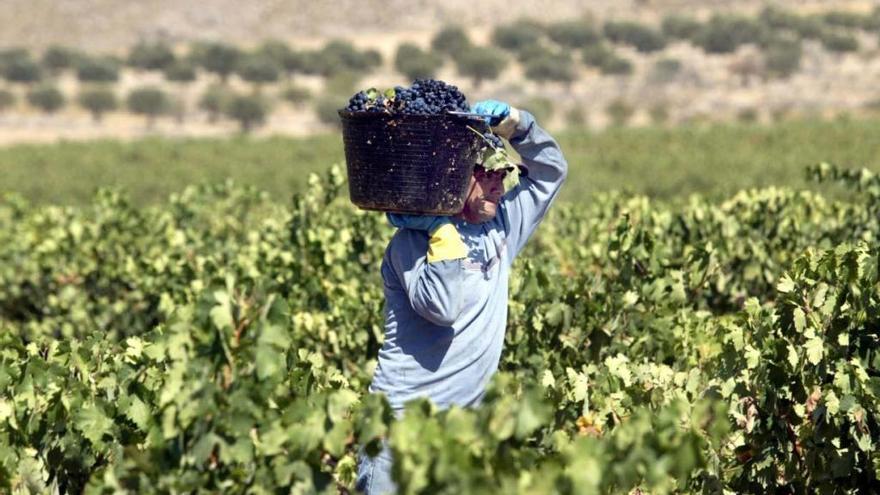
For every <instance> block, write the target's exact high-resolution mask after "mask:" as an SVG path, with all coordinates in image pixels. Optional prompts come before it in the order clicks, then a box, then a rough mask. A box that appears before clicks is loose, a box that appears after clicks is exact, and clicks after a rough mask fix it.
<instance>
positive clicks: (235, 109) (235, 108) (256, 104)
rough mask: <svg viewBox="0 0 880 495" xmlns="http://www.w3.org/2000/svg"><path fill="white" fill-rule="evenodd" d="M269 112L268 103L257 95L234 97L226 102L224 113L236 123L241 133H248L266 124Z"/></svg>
mask: <svg viewBox="0 0 880 495" xmlns="http://www.w3.org/2000/svg"><path fill="white" fill-rule="evenodd" d="M269 110H270V107H269V103H268V101H266V100H265V99H264V98H261V97H260V96H258V95H235V96H233V97H232V98H230V99H229V101H228V102H227V104H226V106H225V108H224V113H225V114H226V116H227V117H229V118H230V119H232V120H235V121H237V122H238V124H239V126H240V128H241V132H243V133H249V132H250V131H251V130H252V129H253V128H254V127H255V126H259V125H262V124H263V123H265V122H266V116H267V115H268V113H269Z"/></svg>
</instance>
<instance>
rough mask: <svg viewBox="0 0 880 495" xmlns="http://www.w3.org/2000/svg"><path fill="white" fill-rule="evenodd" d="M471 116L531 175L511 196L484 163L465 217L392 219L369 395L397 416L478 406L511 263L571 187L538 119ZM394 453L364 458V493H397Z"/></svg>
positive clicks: (499, 336)
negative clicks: (415, 407)
mask: <svg viewBox="0 0 880 495" xmlns="http://www.w3.org/2000/svg"><path fill="white" fill-rule="evenodd" d="M472 111H473V112H475V113H480V114H485V115H488V116H490V123H492V124H496V123H497V125H494V127H493V128H492V129H493V131H494V132H495V133H496V134H497V135H499V136H501V137H503V138H505V139H507V140H508V141H509V142H510V144H511V145H512V146H513V148H514V149H515V150H516V151H517V152H518V153H519V154H520V156H521V157H522V159H523V163H524V165H525V171H527V175H526V176H524V177H522V178H521V180H520V182H519V184H518V185H516V187H513V188H512V189H511V190H510V191H509V192H507V193H506V194H505V192H504V185H503V181H504V176H505V174H506V173H507V171H506V170H505V169H501V170H486V169H485V168H483V167H482V166H481V164H477V167H476V168H475V170H474V175H473V178H472V179H471V186H470V190H469V193H468V195H467V198H466V199H465V205H464V209H463V210H462V212H461V213H460V214H458V215H456V216H454V217H437V216H419V215H389V220H390V221H391V223H392V224H394V225H395V226H396V227H399V229H400V230H398V231H397V233H396V234H395V235H394V237H393V238H392V239H391V242H390V243H389V245H388V249H387V250H386V252H385V258H384V260H383V261H382V279H383V280H384V284H385V342H384V345H383V346H382V349H381V350H380V351H379V363H378V366H377V368H376V372H375V375H374V376H373V382H372V385H371V386H370V392H375V393H384V394H385V395H386V396H387V397H388V400H389V402H390V404H391V407H392V408H393V409H394V411H395V413H397V414H398V416H399V415H400V414H402V412H403V408H404V405H405V404H406V402H408V401H410V400H412V399H415V398H419V397H428V398H430V399H431V400H432V401H434V403H436V404H437V405H438V406H439V407H441V408H445V407H449V406H451V405H458V406H462V407H468V406H474V405H477V404H479V403H480V400H481V399H482V397H483V393H484V391H485V388H486V385H487V384H488V383H489V380H490V378H491V377H492V375H493V374H494V373H495V371H496V370H497V368H498V361H499V359H500V356H501V348H502V345H503V343H504V331H505V328H506V326H507V292H508V276H509V273H510V266H511V264H512V263H513V260H514V258H515V257H516V255H517V254H518V253H519V252H520V251H521V250H522V248H523V246H524V245H525V243H526V241H527V240H528V239H529V237H531V235H532V233H533V232H534V231H535V228H537V226H538V224H539V223H540V222H541V220H542V219H543V218H544V215H545V214H546V213H547V209H548V208H549V207H550V204H551V203H552V202H553V200H554V198H556V196H557V194H558V193H559V188H560V186H562V183H563V182H564V181H565V176H566V173H567V169H568V166H567V164H566V162H565V159H564V158H563V156H562V152H561V151H560V149H559V146H558V145H557V144H556V142H555V141H554V140H553V138H551V137H550V136H549V135H548V134H547V133H546V132H545V131H544V130H543V129H541V128H540V127H538V125H537V124H536V123H535V120H534V117H533V116H532V115H531V114H529V113H527V112H525V111H520V110H517V109H516V108H512V107H510V106H509V105H507V104H506V103H502V102H498V101H494V100H486V101H481V102H479V103H477V104H476V105H475V106H474V107H473V109H472ZM391 462H392V460H391V454H390V451H389V449H388V447H387V445H386V446H385V448H384V449H383V450H382V452H381V453H380V454H379V455H378V456H376V457H374V458H370V457H368V456H366V455H362V456H361V459H360V465H359V469H358V480H357V489H359V490H363V491H364V492H366V493H367V494H368V495H373V494H382V493H388V492H392V493H393V492H394V491H395V489H396V488H395V485H394V483H393V482H392V480H391Z"/></svg>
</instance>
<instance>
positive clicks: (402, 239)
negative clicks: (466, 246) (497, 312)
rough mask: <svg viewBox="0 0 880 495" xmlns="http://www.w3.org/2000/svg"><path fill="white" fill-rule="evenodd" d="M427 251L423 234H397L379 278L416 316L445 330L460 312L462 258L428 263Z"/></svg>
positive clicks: (401, 232)
mask: <svg viewBox="0 0 880 495" xmlns="http://www.w3.org/2000/svg"><path fill="white" fill-rule="evenodd" d="M422 237H423V238H424V239H421V238H422ZM427 249H428V239H427V234H425V233H424V232H416V231H406V230H403V231H400V232H398V233H397V234H395V237H394V238H393V239H392V240H391V244H390V245H389V246H388V250H387V251H386V253H385V260H384V261H383V263H382V277H383V279H384V281H385V286H386V289H388V290H390V291H392V292H394V291H398V292H399V293H401V295H402V296H403V297H405V298H406V299H407V302H408V303H409V306H410V307H412V309H413V311H415V312H416V313H417V314H418V315H419V316H421V317H422V318H424V319H426V320H428V321H429V322H431V323H433V324H435V325H440V326H447V327H448V326H451V325H452V324H453V323H454V322H455V321H456V320H457V319H458V317H459V315H460V313H461V308H462V298H463V294H462V283H463V279H464V266H463V265H462V260H461V259H453V260H443V261H435V262H432V263H428V261H427V255H426V252H427Z"/></svg>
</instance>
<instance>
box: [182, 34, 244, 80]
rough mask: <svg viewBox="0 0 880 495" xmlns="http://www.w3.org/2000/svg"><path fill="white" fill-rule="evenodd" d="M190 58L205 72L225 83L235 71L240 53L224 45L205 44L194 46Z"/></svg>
mask: <svg viewBox="0 0 880 495" xmlns="http://www.w3.org/2000/svg"><path fill="white" fill-rule="evenodd" d="M192 58H193V60H194V61H196V63H198V64H199V65H200V66H201V67H203V68H204V69H205V70H206V71H208V72H211V73H213V74H217V76H219V77H220V80H221V81H222V82H224V83H225V82H226V81H227V80H228V79H229V75H230V74H232V73H233V72H234V71H235V68H236V66H237V65H238V60H239V59H240V58H241V52H240V51H239V50H238V48H235V47H234V46H232V45H228V44H226V43H216V42H215V43H205V44H197V45H195V47H194V48H193V53H192Z"/></svg>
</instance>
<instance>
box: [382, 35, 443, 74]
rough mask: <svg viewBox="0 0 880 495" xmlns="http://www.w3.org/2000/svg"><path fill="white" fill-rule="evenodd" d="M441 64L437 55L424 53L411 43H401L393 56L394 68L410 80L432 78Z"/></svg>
mask: <svg viewBox="0 0 880 495" xmlns="http://www.w3.org/2000/svg"><path fill="white" fill-rule="evenodd" d="M442 63H443V60H442V58H441V57H440V56H439V55H437V54H435V53H433V52H426V51H424V50H422V49H421V48H419V47H418V45H415V44H413V43H402V44H401V45H400V46H398V47H397V54H396V55H395V56H394V68H395V69H396V70H397V71H398V72H400V73H401V74H403V75H404V76H406V77H407V78H409V79H410V80H412V79H427V78H432V77H434V74H436V73H437V69H438V68H439V67H440V65H441V64H442Z"/></svg>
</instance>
